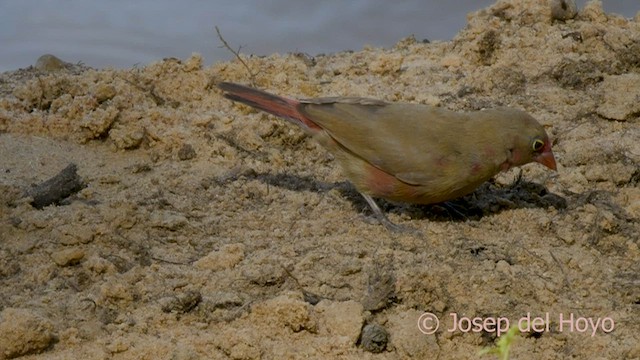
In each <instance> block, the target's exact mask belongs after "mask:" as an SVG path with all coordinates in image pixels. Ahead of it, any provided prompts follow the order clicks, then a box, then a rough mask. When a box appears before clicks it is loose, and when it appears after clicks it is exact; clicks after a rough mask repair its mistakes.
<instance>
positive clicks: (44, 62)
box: [35, 54, 67, 72]
mask: <svg viewBox="0 0 640 360" xmlns="http://www.w3.org/2000/svg"><path fill="white" fill-rule="evenodd" d="M35 68H36V69H38V70H40V71H44V72H52V71H58V70H63V69H66V68H67V63H66V62H64V61H62V60H60V59H58V58H57V57H56V56H54V55H51V54H44V55H42V56H40V57H39V58H38V60H37V61H36V65H35Z"/></svg>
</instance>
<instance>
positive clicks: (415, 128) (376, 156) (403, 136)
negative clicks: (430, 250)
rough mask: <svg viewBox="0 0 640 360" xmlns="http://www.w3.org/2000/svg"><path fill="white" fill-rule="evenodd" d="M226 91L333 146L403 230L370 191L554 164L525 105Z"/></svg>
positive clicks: (435, 198) (351, 175)
mask: <svg viewBox="0 0 640 360" xmlns="http://www.w3.org/2000/svg"><path fill="white" fill-rule="evenodd" d="M218 87H219V88H220V89H222V90H223V91H224V92H225V93H224V96H225V97H226V98H227V99H231V100H234V101H239V102H241V103H244V104H247V105H249V106H252V107H254V108H257V109H260V110H263V111H266V112H268V113H270V114H273V115H276V116H278V117H281V118H284V119H286V120H288V121H289V122H291V123H294V124H296V125H298V126H299V127H301V128H302V129H303V130H304V131H305V132H306V133H307V134H309V135H310V136H312V137H313V138H314V139H316V140H317V141H318V142H319V143H320V144H321V145H322V146H323V147H325V148H326V149H327V150H328V151H329V152H331V153H332V154H333V155H334V156H335V159H336V160H337V161H338V163H339V164H340V165H341V167H342V169H343V171H344V174H345V175H346V177H347V178H348V179H349V180H350V181H351V183H353V185H354V186H355V187H356V189H357V190H358V192H360V194H361V195H362V196H363V197H364V199H365V200H366V201H367V203H368V204H369V206H370V207H371V209H372V210H373V212H374V214H375V216H376V217H377V218H378V220H379V221H380V223H382V224H383V225H385V226H386V227H387V228H388V229H390V230H401V227H399V226H398V225H396V224H394V223H392V222H391V221H390V220H389V219H387V217H386V216H385V215H384V214H383V213H382V211H381V210H380V208H379V207H378V205H377V204H376V202H375V201H374V200H373V198H374V197H375V198H383V199H387V200H391V201H395V202H405V203H414V204H433V203H440V202H444V201H448V200H452V199H455V198H457V197H460V196H463V195H466V194H469V193H471V192H472V191H473V190H475V189H476V188H477V187H478V186H480V185H481V184H482V183H484V182H485V181H487V180H489V179H491V178H492V177H493V176H494V175H496V174H497V173H499V172H500V171H505V170H508V169H510V168H512V167H514V166H520V165H524V164H527V163H530V162H538V163H540V164H542V165H544V166H546V167H548V168H550V169H552V170H556V161H555V158H554V156H553V152H552V151H551V142H550V141H549V137H548V136H547V133H546V132H545V130H544V128H543V127H542V125H540V123H538V121H536V119H534V118H533V117H532V116H530V115H529V114H527V113H525V112H524V111H520V110H516V109H511V108H506V107H501V108H496V109H491V110H480V111H473V112H456V111H451V110H447V109H443V108H440V107H434V106H429V105H422V104H409V103H388V102H385V101H381V100H376V99H369V98H359V97H325V98H315V99H303V100H295V99H291V98H286V97H281V96H277V95H273V94H270V93H267V92H264V91H262V90H258V89H255V88H251V87H248V86H244V85H239V84H234V83H229V82H222V83H220V84H218Z"/></svg>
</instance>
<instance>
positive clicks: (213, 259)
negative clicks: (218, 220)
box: [193, 243, 245, 271]
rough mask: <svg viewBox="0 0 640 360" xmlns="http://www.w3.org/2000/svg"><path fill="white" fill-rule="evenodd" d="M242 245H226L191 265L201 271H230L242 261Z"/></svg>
mask: <svg viewBox="0 0 640 360" xmlns="http://www.w3.org/2000/svg"><path fill="white" fill-rule="evenodd" d="M244 248H245V246H244V244H242V243H237V244H227V245H224V246H223V247H222V248H220V250H218V251H212V252H210V253H209V254H207V255H205V256H203V257H201V258H200V259H198V261H196V262H195V263H194V264H193V265H194V266H195V267H197V268H199V269H202V270H213V271H219V270H224V269H230V268H232V267H234V266H236V265H237V264H238V263H240V262H241V261H242V260H244Z"/></svg>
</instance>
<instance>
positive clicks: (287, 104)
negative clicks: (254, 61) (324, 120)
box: [218, 82, 321, 132]
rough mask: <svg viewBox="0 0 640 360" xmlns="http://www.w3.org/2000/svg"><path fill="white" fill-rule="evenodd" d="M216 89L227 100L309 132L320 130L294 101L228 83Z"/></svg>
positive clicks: (220, 84)
mask: <svg viewBox="0 0 640 360" xmlns="http://www.w3.org/2000/svg"><path fill="white" fill-rule="evenodd" d="M218 87H219V88H220V89H222V90H223V91H224V92H225V93H224V97H226V98H227V99H230V100H233V101H239V102H241V103H243V104H246V105H249V106H251V107H254V108H256V109H260V110H263V111H266V112H268V113H270V114H273V115H275V116H278V117H281V118H283V119H286V120H289V121H290V122H292V123H294V124H296V125H298V126H301V127H302V128H304V129H305V130H307V131H310V132H313V131H314V130H320V129H321V128H320V126H318V125H317V124H316V123H314V122H313V121H311V120H309V119H308V118H307V117H306V116H305V115H303V114H302V113H301V112H300V110H299V109H298V108H299V106H300V102H299V101H297V100H295V99H289V98H285V97H281V96H277V95H273V94H270V93H268V92H265V91H262V90H258V89H254V88H252V87H248V86H244V85H240V84H234V83H230V82H222V83H219V84H218Z"/></svg>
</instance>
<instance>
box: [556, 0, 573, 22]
mask: <svg viewBox="0 0 640 360" xmlns="http://www.w3.org/2000/svg"><path fill="white" fill-rule="evenodd" d="M577 14H578V6H577V5H576V2H575V0H551V18H552V19H553V20H560V21H565V20H570V19H573V18H574V17H576V15H577Z"/></svg>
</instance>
